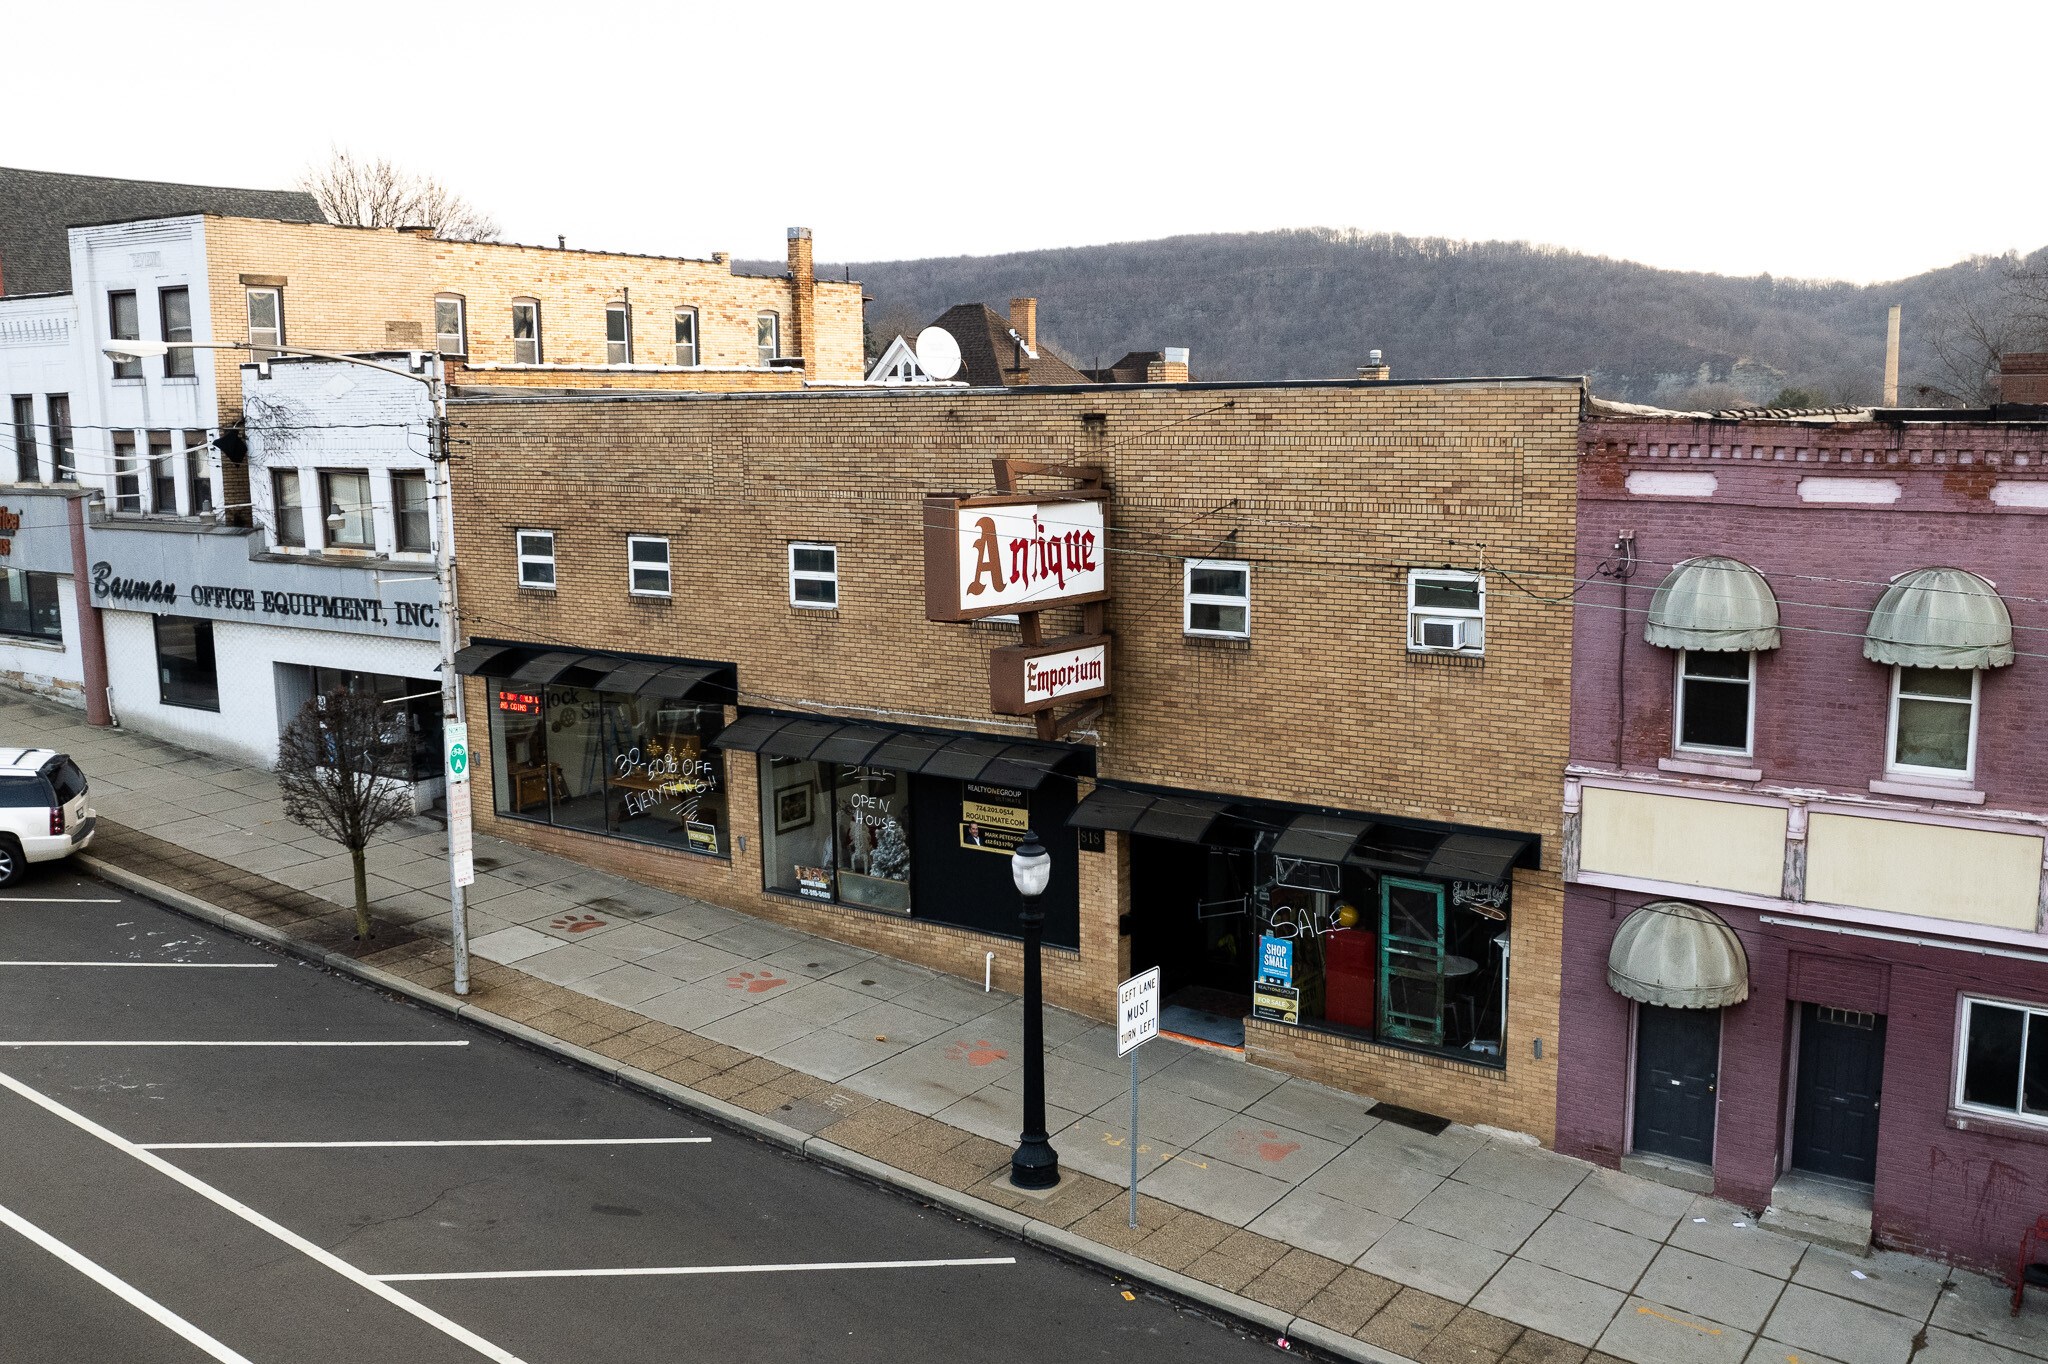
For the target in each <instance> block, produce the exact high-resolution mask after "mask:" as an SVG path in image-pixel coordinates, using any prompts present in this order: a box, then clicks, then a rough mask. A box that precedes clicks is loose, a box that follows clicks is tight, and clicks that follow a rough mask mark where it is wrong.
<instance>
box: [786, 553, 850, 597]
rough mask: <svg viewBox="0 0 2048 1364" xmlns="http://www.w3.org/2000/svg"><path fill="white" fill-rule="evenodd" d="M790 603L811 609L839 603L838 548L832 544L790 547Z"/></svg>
mask: <svg viewBox="0 0 2048 1364" xmlns="http://www.w3.org/2000/svg"><path fill="white" fill-rule="evenodd" d="M789 604H790V605H791V606H806V607H811V608H813V609H829V608H831V607H835V606H837V605H839V550H838V548H837V547H836V546H833V545H812V544H794V545H791V546H790V547H789Z"/></svg>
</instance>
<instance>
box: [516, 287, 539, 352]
mask: <svg viewBox="0 0 2048 1364" xmlns="http://www.w3.org/2000/svg"><path fill="white" fill-rule="evenodd" d="M512 363H513V364H515V365H537V364H539V363H540V300H539V299H537V298H515V299H513V300H512Z"/></svg>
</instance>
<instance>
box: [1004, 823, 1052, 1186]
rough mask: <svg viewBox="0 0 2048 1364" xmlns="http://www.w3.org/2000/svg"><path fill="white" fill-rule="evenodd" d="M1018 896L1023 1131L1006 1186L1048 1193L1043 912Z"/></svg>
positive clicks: (1030, 897)
mask: <svg viewBox="0 0 2048 1364" xmlns="http://www.w3.org/2000/svg"><path fill="white" fill-rule="evenodd" d="M1027 837H1028V836H1027ZM1034 841H1035V840H1034ZM1022 898H1023V900H1024V910H1023V913H1021V914H1019V915H1018V916H1017V919H1018V922H1019V923H1020V924H1022V926H1023V929H1024V1130H1023V1131H1022V1132H1021V1133H1019V1134H1018V1139H1017V1140H1018V1145H1017V1150H1016V1152H1015V1153H1014V1154H1013V1155H1012V1156H1011V1157H1010V1182H1011V1183H1012V1184H1014V1185H1016V1186H1017V1187H1018V1188H1020V1189H1050V1188H1051V1187H1052V1186H1053V1185H1055V1184H1057V1183H1059V1182H1060V1158H1059V1156H1058V1155H1056V1154H1054V1152H1053V1149H1052V1143H1051V1142H1050V1141H1049V1140H1048V1139H1047V1133H1046V1130H1045V1000H1044V996H1043V992H1042V990H1041V988H1040V983H1039V970H1038V940H1039V936H1040V934H1041V933H1042V932H1043V931H1044V929H1045V911H1044V910H1043V909H1041V908H1040V907H1039V902H1040V898H1041V897H1039V896H1036V895H1026V896H1024V897H1022Z"/></svg>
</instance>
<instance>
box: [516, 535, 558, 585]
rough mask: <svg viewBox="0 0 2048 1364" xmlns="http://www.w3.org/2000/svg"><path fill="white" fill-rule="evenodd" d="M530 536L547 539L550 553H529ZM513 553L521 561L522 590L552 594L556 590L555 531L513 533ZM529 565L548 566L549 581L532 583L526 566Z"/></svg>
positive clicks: (520, 582)
mask: <svg viewBox="0 0 2048 1364" xmlns="http://www.w3.org/2000/svg"><path fill="white" fill-rule="evenodd" d="M529 535H532V536H540V537H545V538H546V540H547V542H548V552H547V553H546V554H529V553H527V550H526V537H527V536H529ZM512 553H513V555H514V557H516V558H517V559H518V561H519V585H520V586H521V587H522V588H525V589H526V590H527V591H529V592H552V591H554V590H555V577H556V574H555V533H554V532H553V531H551V530H534V529H530V528H529V529H526V530H515V531H513V532H512ZM528 564H536V565H538V564H546V565H547V569H548V580H547V581H546V582H544V583H543V582H534V581H530V580H529V579H528V578H527V576H526V566H527V565H528Z"/></svg>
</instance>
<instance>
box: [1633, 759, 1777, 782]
mask: <svg viewBox="0 0 2048 1364" xmlns="http://www.w3.org/2000/svg"><path fill="white" fill-rule="evenodd" d="M1657 770H1658V771H1660V772H1685V773H1688V774H1690V775H1692V776H1695V777H1725V778H1726V779H1728V780H1729V781H1762V780H1763V779H1764V774H1763V769H1762V768H1759V767H1738V766H1736V765H1735V764H1734V763H1726V762H1723V763H1717V762H1712V761H1709V760H1708V759H1705V758H1659V759H1657Z"/></svg>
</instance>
